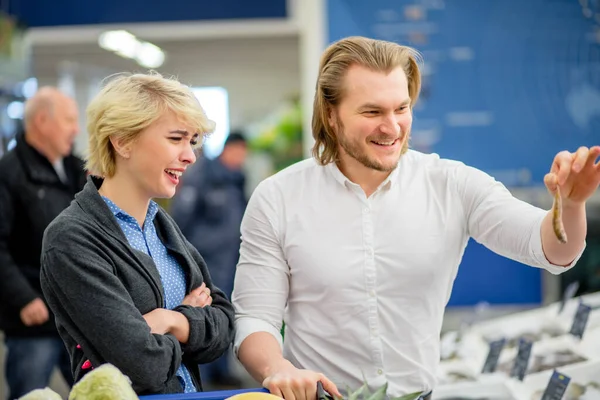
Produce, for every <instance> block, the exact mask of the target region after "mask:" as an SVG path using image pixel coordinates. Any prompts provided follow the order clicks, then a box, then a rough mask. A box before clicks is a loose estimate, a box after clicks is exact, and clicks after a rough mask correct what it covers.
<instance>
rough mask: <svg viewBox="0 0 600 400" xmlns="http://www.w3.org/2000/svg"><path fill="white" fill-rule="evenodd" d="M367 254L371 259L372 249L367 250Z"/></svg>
mask: <svg viewBox="0 0 600 400" xmlns="http://www.w3.org/2000/svg"><path fill="white" fill-rule="evenodd" d="M367 254H368V255H369V257H373V248H372V247H369V248H367Z"/></svg>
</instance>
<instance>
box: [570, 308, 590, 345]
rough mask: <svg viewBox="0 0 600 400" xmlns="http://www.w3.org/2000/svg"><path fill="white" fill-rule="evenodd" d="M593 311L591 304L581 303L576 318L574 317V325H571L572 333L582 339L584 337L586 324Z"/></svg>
mask: <svg viewBox="0 0 600 400" xmlns="http://www.w3.org/2000/svg"><path fill="white" fill-rule="evenodd" d="M591 311H592V308H591V307H590V306H588V305H587V304H583V303H579V307H578V308H577V312H576V313H575V318H574V319H573V325H571V330H570V331H569V333H570V334H571V335H573V336H575V337H578V338H580V339H581V338H582V337H583V332H584V331H585V326H586V325H587V322H588V318H589V316H590V312H591Z"/></svg>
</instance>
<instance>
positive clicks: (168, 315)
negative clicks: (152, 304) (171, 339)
mask: <svg viewBox="0 0 600 400" xmlns="http://www.w3.org/2000/svg"><path fill="white" fill-rule="evenodd" d="M144 319H145V320H146V323H147V324H148V326H149V327H150V332H152V333H154V334H157V335H165V334H167V333H170V334H171V335H173V336H175V338H177V340H178V341H179V342H180V343H187V341H188V339H189V337H190V323H189V321H188V320H187V318H186V317H185V315H183V314H182V313H180V312H177V311H172V310H167V309H164V308H157V309H155V310H152V311H150V312H149V313H147V314H144Z"/></svg>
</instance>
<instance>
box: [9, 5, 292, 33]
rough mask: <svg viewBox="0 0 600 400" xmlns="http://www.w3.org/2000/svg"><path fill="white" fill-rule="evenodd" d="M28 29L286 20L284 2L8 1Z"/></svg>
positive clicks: (13, 12)
mask: <svg viewBox="0 0 600 400" xmlns="http://www.w3.org/2000/svg"><path fill="white" fill-rule="evenodd" d="M9 7H10V12H11V14H14V15H17V16H18V18H19V19H20V20H21V21H22V22H23V23H24V24H25V25H27V26H30V27H42V26H58V25H82V24H83V25H85V24H112V23H133V22H168V21H189V20H214V19H242V18H244V19H245V18H285V17H286V16H287V10H286V0H260V1H248V0H213V1H206V0H170V1H159V0H89V1H77V0H54V1H48V0H11V1H10V2H9Z"/></svg>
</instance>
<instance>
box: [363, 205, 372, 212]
mask: <svg viewBox="0 0 600 400" xmlns="http://www.w3.org/2000/svg"><path fill="white" fill-rule="evenodd" d="M370 211H371V210H370V209H369V207H365V208H363V214H368V213H369V212H370Z"/></svg>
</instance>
